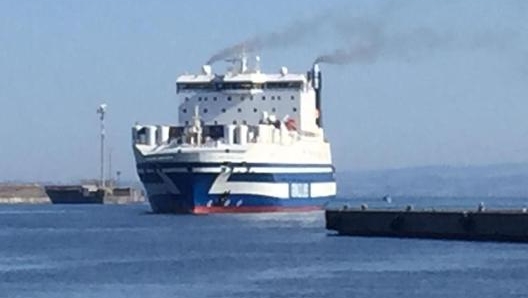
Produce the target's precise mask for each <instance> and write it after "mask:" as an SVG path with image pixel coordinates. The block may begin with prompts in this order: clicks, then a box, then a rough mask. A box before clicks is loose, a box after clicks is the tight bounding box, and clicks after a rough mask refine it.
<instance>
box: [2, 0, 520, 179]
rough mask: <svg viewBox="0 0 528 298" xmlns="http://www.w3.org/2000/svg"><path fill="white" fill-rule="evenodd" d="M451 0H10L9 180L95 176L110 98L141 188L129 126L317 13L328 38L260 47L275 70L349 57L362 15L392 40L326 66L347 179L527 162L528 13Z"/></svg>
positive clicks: (127, 172)
mask: <svg viewBox="0 0 528 298" xmlns="http://www.w3.org/2000/svg"><path fill="white" fill-rule="evenodd" d="M438 2H440V1H393V2H390V1H367V0H363V1H359V0H358V1H222V2H220V1H212V0H203V1H192V2H191V1H188V2H183V1H103V0H93V1H74V0H68V1H66V0H63V1H61V0H56V1H24V0H22V1H15V0H13V1H9V0H4V1H1V2H0V103H1V104H2V111H1V116H0V127H2V129H1V130H0V140H1V141H0V181H5V180H40V181H74V180H75V179H80V178H87V177H97V173H98V170H97V169H98V143H97V142H98V118H97V115H96V113H95V110H96V108H97V106H98V105H99V104H100V103H102V102H106V103H107V104H108V106H109V112H108V130H109V143H110V144H109V146H110V147H111V148H112V152H113V158H112V160H113V170H114V171H115V170H121V171H122V172H123V176H124V177H125V178H135V172H134V161H133V156H132V151H131V145H130V127H131V125H133V123H134V122H135V121H139V122H141V123H173V122H175V121H176V117H177V101H176V96H175V88H174V81H175V79H176V77H177V76H178V75H179V74H181V73H183V72H185V71H189V72H192V71H198V70H199V68H200V66H201V65H202V64H203V63H204V62H205V61H206V60H207V59H208V58H209V57H210V56H211V55H212V54H214V53H215V52H216V51H218V50H220V49H222V48H224V47H227V46H230V45H233V44H236V43H238V42H241V41H243V40H246V39H248V38H251V37H253V36H261V35H265V34H267V33H269V32H281V30H285V28H288V26H290V25H291V24H292V23H296V22H303V21H304V20H308V19H314V18H315V19H317V20H320V22H321V26H326V28H327V29H325V30H326V31H325V30H323V31H322V32H321V30H318V29H317V28H316V27H317V25H316V24H315V23H313V24H312V23H310V25H308V26H306V27H307V32H308V33H306V32H305V33H304V37H303V38H302V39H301V38H300V39H299V40H295V41H294V42H292V43H291V44H288V45H284V46H273V47H269V48H264V49H262V50H261V51H260V52H259V54H260V56H261V57H262V63H261V64H262V67H263V68H264V69H265V70H267V71H277V70H278V69H279V67H280V66H282V65H286V66H288V67H289V69H290V70H291V71H298V72H304V71H305V70H307V69H308V68H309V67H310V64H311V63H312V62H313V61H314V59H315V57H317V56H318V55H320V54H322V53H331V52H332V51H334V50H335V49H339V48H348V47H350V44H348V42H350V32H352V31H353V30H355V28H354V27H353V26H354V24H353V22H351V21H350V20H354V19H362V20H366V22H367V23H368V24H370V25H373V26H374V27H376V28H378V29H379V28H381V29H382V31H383V38H384V40H383V41H384V42H383V43H382V49H381V51H379V53H377V55H376V57H375V58H374V59H371V60H369V61H357V63H350V64H348V65H340V66H338V65H322V69H323V71H324V83H325V85H324V91H323V92H324V108H325V113H326V114H325V125H326V130H327V136H328V139H329V140H330V141H331V142H332V144H333V154H334V159H335V163H336V166H337V168H338V170H342V171H343V170H354V169H359V170H363V169H380V168H394V167H408V166H417V165H431V164H449V165H471V164H489V163H503V162H528V116H527V111H528V84H527V82H528V18H526V15H528V5H527V4H525V2H524V1H520V0H519V1H513V0H505V1H491V0H485V1H477V0H471V1H470V0H468V1H441V3H438ZM318 22H319V21H318ZM329 24H330V25H329ZM336 24H337V25H339V26H341V27H339V26H336ZM343 24H344V25H343ZM350 26H352V27H350ZM311 27H313V29H312V28H311ZM338 27H339V28H341V31H339V30H336V29H335V28H338ZM328 28H330V29H328ZM312 30H313V34H312V33H311V31H312ZM337 31H339V32H337ZM416 32H422V33H421V34H416ZM430 36H436V37H435V38H433V40H430ZM402 37H406V38H407V39H405V38H404V39H402ZM409 39H410V41H409ZM400 41H401V42H400ZM213 68H214V69H217V70H218V71H222V70H223V66H222V65H221V64H218V65H214V66H213Z"/></svg>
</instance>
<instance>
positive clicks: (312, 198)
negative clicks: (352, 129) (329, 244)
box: [132, 57, 336, 214]
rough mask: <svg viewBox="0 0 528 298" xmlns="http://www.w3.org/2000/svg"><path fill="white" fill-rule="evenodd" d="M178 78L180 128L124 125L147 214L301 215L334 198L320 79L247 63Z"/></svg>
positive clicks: (314, 74)
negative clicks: (128, 131)
mask: <svg viewBox="0 0 528 298" xmlns="http://www.w3.org/2000/svg"><path fill="white" fill-rule="evenodd" d="M230 62H231V63H232V66H231V67H229V69H228V70H227V71H226V72H225V73H223V74H215V73H213V71H212V67H211V66H210V65H204V66H203V67H202V69H201V72H200V73H198V74H184V75H181V76H179V77H178V78H177V80H176V90H177V94H178V97H179V99H180V103H179V106H178V116H179V117H178V125H172V126H171V125H139V124H136V125H135V126H134V127H133V128H132V140H133V150H134V155H135V159H136V164H137V172H138V176H139V178H140V180H141V182H142V183H143V185H144V188H145V190H146V193H147V196H148V200H149V202H150V205H151V208H152V211H153V212H155V213H192V214H203V213H218V212H273V211H308V210H316V209H321V208H322V207H323V205H324V204H325V203H326V202H327V201H328V200H331V199H333V198H335V195H336V181H335V168H334V166H333V164H332V157H331V150H330V144H329V142H328V141H327V140H326V139H325V135H324V130H323V122H322V116H323V113H322V110H321V107H322V105H321V86H322V85H321V83H322V76H321V72H320V70H319V67H318V65H317V64H314V65H313V67H312V68H311V69H310V70H309V71H308V72H306V73H305V74H304V73H301V74H293V73H289V71H288V69H287V68H286V67H281V68H280V70H279V71H277V72H276V73H268V74H265V73H262V72H261V70H260V66H259V64H260V59H259V58H258V57H256V59H255V61H254V63H253V65H252V66H251V67H250V66H249V65H248V61H247V58H246V57H240V58H239V59H233V60H231V61H230Z"/></svg>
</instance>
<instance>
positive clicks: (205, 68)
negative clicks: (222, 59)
mask: <svg viewBox="0 0 528 298" xmlns="http://www.w3.org/2000/svg"><path fill="white" fill-rule="evenodd" d="M202 73H203V74H204V75H206V76H209V75H211V73H212V69H211V65H209V64H205V65H204V66H202Z"/></svg>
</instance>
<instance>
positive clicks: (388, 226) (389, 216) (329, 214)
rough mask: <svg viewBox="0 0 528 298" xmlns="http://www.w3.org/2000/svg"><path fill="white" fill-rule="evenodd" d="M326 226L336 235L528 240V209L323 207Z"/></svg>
mask: <svg viewBox="0 0 528 298" xmlns="http://www.w3.org/2000/svg"><path fill="white" fill-rule="evenodd" d="M325 218H326V228H327V229H328V230H333V231H337V232H338V234H339V235H348V236H371V237H399V238H432V239H455V240H471V241H507V242H528V212H527V210H526V208H523V209H520V210H485V209H484V208H483V207H482V206H479V208H478V209H477V210H474V211H469V210H433V209H431V210H413V209H412V207H410V206H409V207H407V208H406V209H404V210H397V209H368V208H366V206H362V207H361V208H357V209H350V208H343V209H340V210H326V212H325Z"/></svg>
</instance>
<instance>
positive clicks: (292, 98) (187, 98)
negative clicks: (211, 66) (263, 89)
mask: <svg viewBox="0 0 528 298" xmlns="http://www.w3.org/2000/svg"><path fill="white" fill-rule="evenodd" d="M248 98H249V100H253V99H254V96H253V95H251V96H249V97H248ZM270 98H271V100H275V99H277V100H281V96H280V95H277V96H274V95H272V96H271V97H270ZM208 99H209V98H208V97H207V96H205V97H202V96H199V97H198V101H202V100H203V101H207V100H208ZM226 99H227V101H231V100H232V97H231V96H228V97H226ZM261 99H262V100H266V96H265V95H264V96H262V97H261ZM290 99H291V100H295V96H294V95H291V96H290ZM189 100H190V98H189V97H185V101H189ZM217 100H218V97H216V96H214V97H213V101H217ZM244 100H246V97H245V96H240V101H244Z"/></svg>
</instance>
